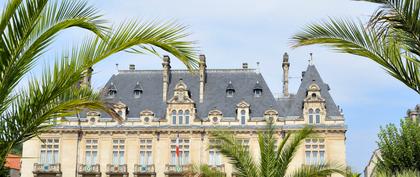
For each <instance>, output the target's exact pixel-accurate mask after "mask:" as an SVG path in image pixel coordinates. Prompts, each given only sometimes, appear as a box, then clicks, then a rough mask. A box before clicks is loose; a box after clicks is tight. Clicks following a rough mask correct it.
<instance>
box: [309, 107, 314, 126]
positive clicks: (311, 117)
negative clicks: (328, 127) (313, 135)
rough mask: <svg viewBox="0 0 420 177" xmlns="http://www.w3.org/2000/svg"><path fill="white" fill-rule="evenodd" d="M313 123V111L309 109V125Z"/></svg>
mask: <svg viewBox="0 0 420 177" xmlns="http://www.w3.org/2000/svg"><path fill="white" fill-rule="evenodd" d="M313 123H314V110H313V109H309V124H313Z"/></svg>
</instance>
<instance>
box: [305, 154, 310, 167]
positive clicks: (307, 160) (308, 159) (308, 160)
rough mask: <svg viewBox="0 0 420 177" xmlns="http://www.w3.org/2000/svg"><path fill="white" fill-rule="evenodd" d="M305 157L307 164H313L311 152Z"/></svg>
mask: <svg viewBox="0 0 420 177" xmlns="http://www.w3.org/2000/svg"><path fill="white" fill-rule="evenodd" d="M305 156H306V164H310V163H311V151H306V152H305Z"/></svg>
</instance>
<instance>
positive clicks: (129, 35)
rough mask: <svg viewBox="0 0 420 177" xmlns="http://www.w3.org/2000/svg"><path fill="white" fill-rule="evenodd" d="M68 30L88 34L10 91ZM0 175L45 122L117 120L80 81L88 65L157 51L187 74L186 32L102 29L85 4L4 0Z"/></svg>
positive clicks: (151, 25) (190, 58) (148, 26)
mask: <svg viewBox="0 0 420 177" xmlns="http://www.w3.org/2000/svg"><path fill="white" fill-rule="evenodd" d="M70 27H78V28H83V29H86V30H88V31H91V32H93V33H94V34H95V37H91V38H88V39H86V40H85V42H83V43H82V44H81V45H79V46H77V47H74V48H72V49H68V50H64V51H63V52H62V54H61V56H60V57H58V58H57V59H56V60H55V62H54V66H53V67H52V68H46V69H45V70H44V71H43V73H42V75H41V77H39V78H36V77H32V78H31V79H30V81H29V82H28V86H27V87H25V88H22V89H19V88H17V87H16V86H17V85H18V84H21V83H22V78H23V77H24V76H25V75H26V74H27V73H28V72H29V71H31V69H32V68H33V66H34V65H35V63H36V61H38V59H39V58H40V56H41V55H42V54H43V53H44V52H46V48H48V46H50V45H51V43H52V41H53V39H54V37H55V36H57V35H58V33H59V32H60V31H62V30H64V29H68V28H70ZM0 35H1V39H0V57H1V58H0V90H1V92H0V171H2V169H3V167H4V163H5V157H6V155H7V154H8V153H9V152H10V150H11V149H12V148H14V147H15V146H16V145H20V144H22V143H23V142H25V141H26V140H28V139H31V138H33V137H36V136H37V135H38V134H39V133H41V132H43V131H44V130H46V129H48V128H50V127H51V126H52V125H51V124H48V123H47V122H48V121H52V120H54V119H55V118H60V117H65V116H69V115H75V114H77V113H78V112H79V111H81V110H83V109H87V108H88V109H95V110H98V109H99V110H103V111H105V112H107V113H108V114H110V115H111V116H113V117H114V118H115V119H117V120H120V117H119V116H118V114H117V113H115V112H114V111H113V110H112V109H110V106H109V105H108V104H107V103H105V102H104V101H103V100H101V97H100V93H99V92H97V91H94V90H92V89H91V88H90V87H87V86H85V84H83V83H82V84H79V82H80V80H81V78H83V77H87V76H90V75H91V74H92V73H91V72H89V71H90V69H91V68H92V66H93V65H94V64H96V63H98V62H100V61H102V60H104V59H106V58H107V57H109V56H111V55H113V54H115V53H118V52H121V51H129V52H133V53H140V54H144V53H152V54H155V55H158V56H159V53H158V52H157V51H156V50H155V49H154V47H157V48H160V49H162V50H164V51H166V52H168V53H170V54H172V55H174V56H175V57H177V58H178V59H180V60H181V61H182V62H183V63H185V65H186V66H187V67H188V68H189V69H193V68H195V67H196V66H197V63H198V62H197V59H196V48H195V47H194V42H193V41H188V40H186V39H185V38H186V37H187V36H188V35H189V33H187V32H186V27H184V26H182V25H179V24H177V23H175V22H157V21H152V22H141V21H130V22H126V23H124V24H121V25H117V26H116V27H107V26H106V25H105V23H104V19H102V15H100V14H98V12H97V10H96V9H95V8H93V7H92V6H89V5H88V4H87V3H86V1H82V0H75V1H52V2H51V1H49V0H9V1H8V2H7V4H6V5H5V7H4V9H3V11H2V15H1V17H0Z"/></svg>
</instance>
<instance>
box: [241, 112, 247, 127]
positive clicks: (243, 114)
mask: <svg viewBox="0 0 420 177" xmlns="http://www.w3.org/2000/svg"><path fill="white" fill-rule="evenodd" d="M245 113H246V112H245V110H242V111H241V124H242V125H245V119H246V116H245Z"/></svg>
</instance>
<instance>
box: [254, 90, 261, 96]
mask: <svg viewBox="0 0 420 177" xmlns="http://www.w3.org/2000/svg"><path fill="white" fill-rule="evenodd" d="M261 94H262V90H261V89H254V96H255V97H260V96H261Z"/></svg>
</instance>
